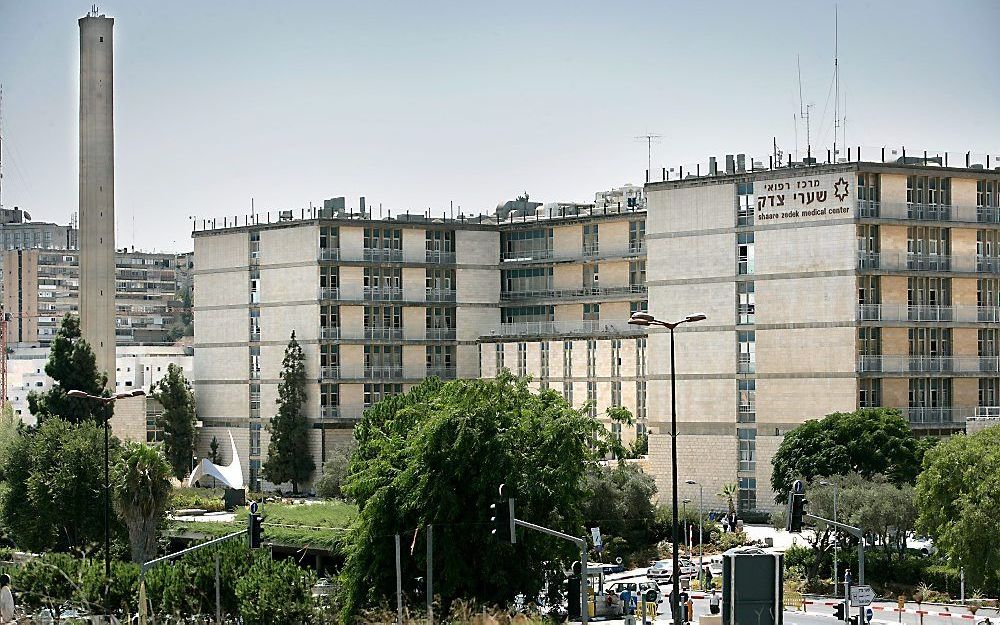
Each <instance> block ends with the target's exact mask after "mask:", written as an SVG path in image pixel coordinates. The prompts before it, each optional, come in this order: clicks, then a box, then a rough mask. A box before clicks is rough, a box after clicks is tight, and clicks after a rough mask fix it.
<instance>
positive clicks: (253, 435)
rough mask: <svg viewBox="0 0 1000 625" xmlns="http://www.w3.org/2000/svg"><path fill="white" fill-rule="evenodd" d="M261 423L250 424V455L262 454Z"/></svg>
mask: <svg viewBox="0 0 1000 625" xmlns="http://www.w3.org/2000/svg"><path fill="white" fill-rule="evenodd" d="M260 430H261V425H260V423H251V424H250V455H251V456H259V455H260Z"/></svg>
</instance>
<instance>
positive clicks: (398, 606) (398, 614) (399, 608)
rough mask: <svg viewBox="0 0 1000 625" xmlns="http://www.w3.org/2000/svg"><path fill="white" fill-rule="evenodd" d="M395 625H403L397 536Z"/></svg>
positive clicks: (397, 541)
mask: <svg viewBox="0 0 1000 625" xmlns="http://www.w3.org/2000/svg"><path fill="white" fill-rule="evenodd" d="M396 625H403V569H402V566H401V565H400V561H399V534H396Z"/></svg>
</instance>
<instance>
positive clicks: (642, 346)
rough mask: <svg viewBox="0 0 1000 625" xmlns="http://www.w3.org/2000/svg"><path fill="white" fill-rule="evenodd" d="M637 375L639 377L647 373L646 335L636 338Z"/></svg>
mask: <svg viewBox="0 0 1000 625" xmlns="http://www.w3.org/2000/svg"><path fill="white" fill-rule="evenodd" d="M635 375H636V376H637V377H644V376H645V375H646V337H644V336H642V337H639V338H637V339H636V340H635Z"/></svg>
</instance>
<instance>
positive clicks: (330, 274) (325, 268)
mask: <svg viewBox="0 0 1000 625" xmlns="http://www.w3.org/2000/svg"><path fill="white" fill-rule="evenodd" d="M319 287H320V288H321V289H324V290H326V289H330V290H332V289H337V288H339V287H340V268H339V267H333V266H330V265H320V267H319Z"/></svg>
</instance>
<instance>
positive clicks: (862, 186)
mask: <svg viewBox="0 0 1000 625" xmlns="http://www.w3.org/2000/svg"><path fill="white" fill-rule="evenodd" d="M880 186H881V177H880V176H879V174H873V173H859V174H858V209H859V210H860V212H861V216H862V217H878V214H879V203H880V202H881V200H882V191H881V188H880Z"/></svg>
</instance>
